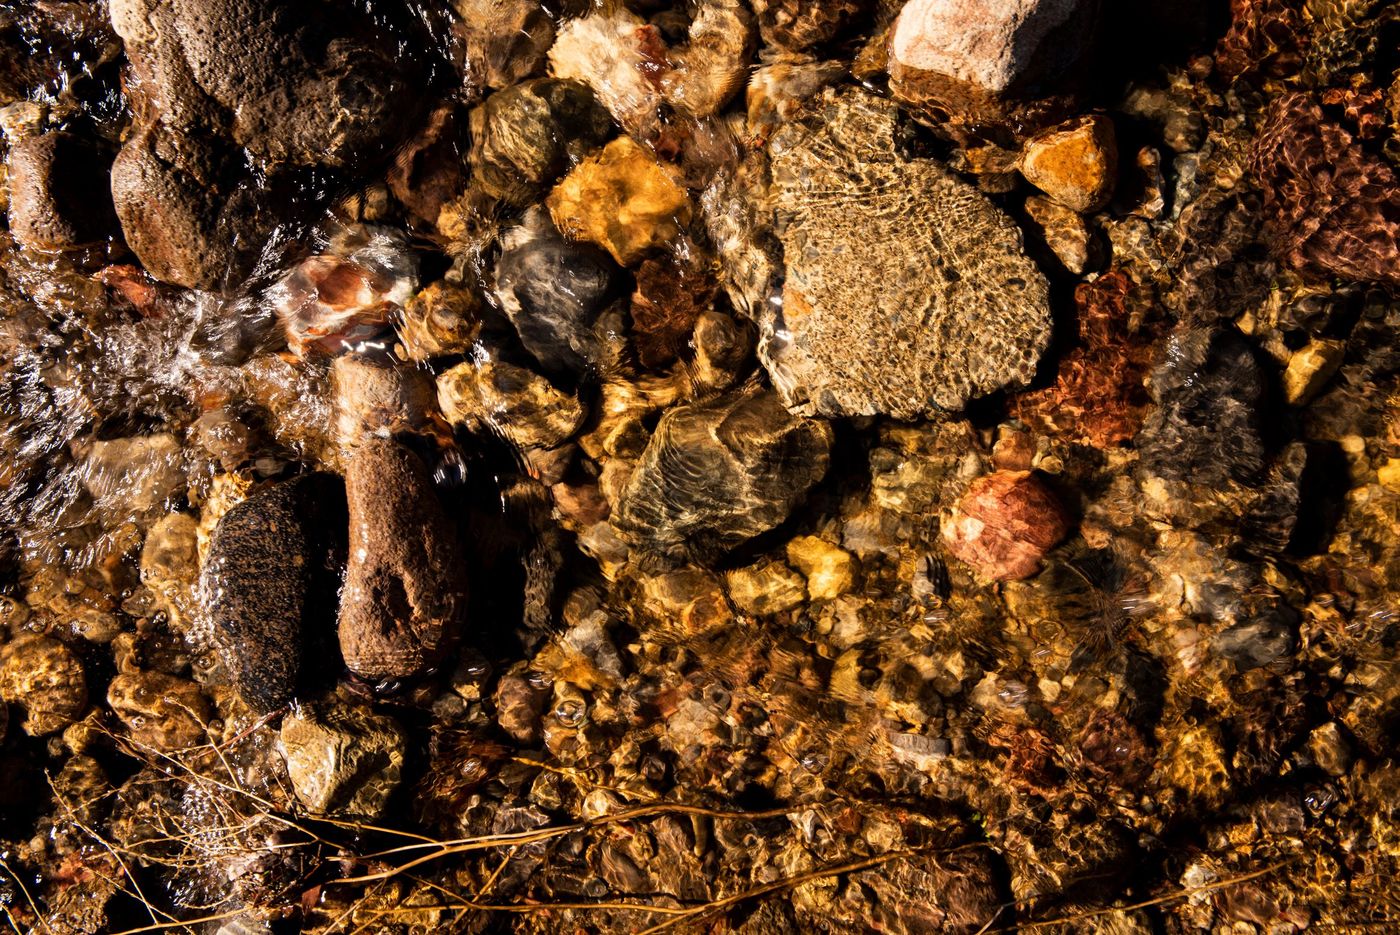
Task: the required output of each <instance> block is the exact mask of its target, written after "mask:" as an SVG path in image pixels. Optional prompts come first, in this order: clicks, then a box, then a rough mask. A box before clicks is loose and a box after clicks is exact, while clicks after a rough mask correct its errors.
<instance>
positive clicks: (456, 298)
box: [399, 280, 481, 362]
mask: <svg viewBox="0 0 1400 935" xmlns="http://www.w3.org/2000/svg"><path fill="white" fill-rule="evenodd" d="M480 332H481V296H480V295H478V294H477V293H476V292H475V291H473V290H472V289H468V288H466V287H464V286H454V285H451V284H450V283H447V282H444V281H442V280H439V281H437V282H435V283H431V284H429V285H428V286H426V287H424V288H423V289H422V290H420V291H419V292H418V293H417V294H415V295H414V296H413V298H411V299H409V300H408V304H407V305H405V306H404V308H403V316H402V319H401V320H400V322H399V341H400V342H401V344H402V345H403V355H402V356H403V357H404V359H405V360H412V361H417V362H422V361H427V360H431V359H433V358H434V357H449V356H452V355H454V354H464V353H466V352H467V350H468V349H470V348H471V346H472V344H473V343H474V342H475V341H476V338H477V335H478V334H479V333H480Z"/></svg>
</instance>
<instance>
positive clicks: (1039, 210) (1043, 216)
mask: <svg viewBox="0 0 1400 935" xmlns="http://www.w3.org/2000/svg"><path fill="white" fill-rule="evenodd" d="M1026 214H1027V215H1029V216H1030V219H1031V220H1032V221H1034V222H1035V223H1036V224H1037V225H1039V227H1040V235H1041V236H1042V237H1044V238H1045V244H1046V246H1048V247H1049V248H1050V250H1051V252H1053V253H1054V254H1055V256H1056V257H1057V258H1058V259H1059V261H1060V262H1061V263H1063V264H1064V267H1065V269H1067V270H1069V271H1070V272H1071V273H1074V274H1075V275H1076V276H1078V275H1080V274H1081V273H1083V272H1084V271H1085V270H1087V269H1089V267H1090V266H1091V265H1095V264H1096V261H1097V260H1098V259H1099V253H1100V252H1101V250H1100V247H1099V242H1098V239H1097V238H1096V237H1095V236H1094V232H1093V231H1092V230H1091V229H1090V227H1089V224H1088V222H1087V221H1085V220H1084V217H1083V216H1082V215H1080V214H1079V213H1077V212H1075V211H1073V210H1071V209H1070V208H1066V207H1065V206H1064V205H1061V204H1059V203H1058V202H1056V201H1052V200H1051V199H1049V198H1047V197H1044V196H1042V195H1032V196H1031V197H1029V198H1027V199H1026Z"/></svg>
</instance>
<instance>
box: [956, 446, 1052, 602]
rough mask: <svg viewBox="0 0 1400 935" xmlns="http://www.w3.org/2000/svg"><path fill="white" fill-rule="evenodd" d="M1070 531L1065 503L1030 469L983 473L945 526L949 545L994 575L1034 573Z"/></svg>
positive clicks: (991, 578)
mask: <svg viewBox="0 0 1400 935" xmlns="http://www.w3.org/2000/svg"><path fill="white" fill-rule="evenodd" d="M1068 531H1069V517H1068V516H1067V515H1066V513H1065V509H1064V507H1063V506H1061V504H1060V502H1059V500H1058V499H1057V498H1056V497H1055V494H1054V493H1053V492H1051V490H1050V489H1049V488H1048V487H1047V486H1046V485H1045V483H1044V482H1043V481H1041V480H1040V479H1039V478H1038V477H1036V475H1035V474H1033V473H1031V472H1029V471H997V472H996V473H993V474H988V475H986V476H985V477H979V478H978V479H977V480H975V481H973V482H972V484H971V485H970V486H969V487H968V489H967V492H966V493H964V494H963V496H962V498H961V499H960V500H959V501H958V503H957V505H956V506H955V507H954V508H953V510H952V511H951V513H950V514H949V516H948V517H947V519H946V521H945V522H944V523H943V526H942V532H943V542H944V543H945V544H946V545H947V546H948V551H950V552H952V553H953V554H954V555H956V556H957V557H958V558H960V559H962V560H963V561H964V562H967V563H968V564H969V565H971V566H972V567H973V568H975V569H976V570H977V572H978V574H980V575H981V576H982V577H983V578H985V579H987V580H989V581H1008V580H1015V579H1017V578H1025V577H1027V576H1029V575H1033V574H1035V573H1036V572H1037V571H1039V570H1040V565H1041V560H1042V559H1043V558H1044V557H1045V553H1047V552H1049V551H1050V549H1052V548H1054V547H1055V546H1056V545H1057V544H1058V543H1059V542H1060V540H1061V539H1063V538H1064V537H1065V534H1066V533H1067V532H1068Z"/></svg>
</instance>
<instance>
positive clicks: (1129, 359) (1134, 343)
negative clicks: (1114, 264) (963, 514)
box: [1011, 270, 1153, 448]
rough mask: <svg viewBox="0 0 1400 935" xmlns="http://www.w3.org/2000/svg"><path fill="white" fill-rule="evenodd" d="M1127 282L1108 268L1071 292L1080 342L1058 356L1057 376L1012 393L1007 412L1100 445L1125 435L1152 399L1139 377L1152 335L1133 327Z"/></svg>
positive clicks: (1123, 439)
mask: <svg viewBox="0 0 1400 935" xmlns="http://www.w3.org/2000/svg"><path fill="white" fill-rule="evenodd" d="M1133 289H1134V284H1133V281H1132V280H1131V279H1130V278H1128V276H1127V274H1125V273H1124V272H1122V271H1121V270H1110V271H1109V272H1107V273H1104V274H1103V275H1102V276H1100V277H1099V278H1098V279H1096V280H1094V281H1093V282H1090V283H1082V284H1081V285H1080V286H1079V287H1078V288H1077V289H1076V290H1075V293H1074V300H1075V304H1076V305H1077V306H1078V313H1079V342H1078V344H1077V346H1076V347H1074V348H1071V349H1070V350H1069V351H1068V352H1067V353H1066V354H1065V356H1064V357H1063V358H1062V359H1061V361H1060V368H1059V373H1058V376H1057V378H1056V380H1055V382H1054V383H1053V384H1052V385H1051V386H1048V387H1045V388H1044V389H1038V390H1034V391H1032V392H1029V393H1022V394H1020V395H1018V396H1014V397H1012V399H1011V414H1012V415H1013V416H1015V417H1016V418H1018V419H1021V420H1022V421H1024V422H1026V423H1028V424H1030V425H1032V426H1034V427H1036V428H1038V429H1040V430H1041V431H1043V432H1049V433H1063V434H1065V435H1067V436H1068V437H1069V438H1071V439H1072V440H1074V441H1078V442H1082V443H1083V444H1087V445H1092V446H1094V447H1096V448H1105V447H1109V446H1113V445H1121V444H1123V443H1124V442H1127V441H1129V440H1130V439H1131V438H1132V437H1133V436H1134V435H1136V434H1137V430H1138V429H1139V428H1141V427H1142V418H1143V414H1144V413H1145V412H1146V411H1147V407H1148V406H1149V405H1151V402H1152V400H1151V398H1150V397H1149V395H1148V393H1147V389H1146V387H1145V386H1144V385H1143V380H1144V378H1145V377H1146V376H1147V372H1148V370H1149V369H1151V364H1152V354H1153V349H1152V334H1151V333H1150V332H1147V331H1135V330H1134V328H1133V325H1132V321H1131V313H1130V311H1129V308H1128V306H1129V304H1130V300H1131V296H1132V292H1133Z"/></svg>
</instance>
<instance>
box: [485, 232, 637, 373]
mask: <svg viewBox="0 0 1400 935" xmlns="http://www.w3.org/2000/svg"><path fill="white" fill-rule="evenodd" d="M618 276H619V270H618V269H617V266H616V264H614V263H613V261H612V260H611V259H610V258H609V257H608V255H607V254H606V253H604V252H603V251H601V250H599V249H598V248H596V247H593V246H591V245H588V244H579V243H571V242H569V241H567V240H565V239H564V237H562V236H561V235H560V233H559V231H558V230H557V229H556V228H555V226H554V224H553V223H552V222H551V221H550V219H549V214H548V213H547V212H545V211H544V210H543V209H541V208H532V209H531V210H530V211H528V212H526V214H525V216H524V218H523V221H522V223H521V224H520V226H518V227H514V228H511V229H510V230H509V231H507V232H506V233H505V235H504V237H503V238H502V242H501V256H500V259H499V260H498V261H497V263H496V296H497V298H498V299H499V301H500V303H501V307H502V309H503V310H504V311H505V313H506V315H507V316H508V317H509V318H510V321H511V323H512V324H513V325H515V330H516V332H517V333H518V334H519V335H520V342H521V343H522V344H523V345H524V346H525V349H526V350H527V351H529V352H530V353H531V354H533V355H534V357H535V359H536V360H537V361H539V363H540V365H541V366H542V367H543V368H544V369H545V372H546V373H551V374H554V373H575V374H576V373H579V372H581V371H582V370H583V369H584V368H585V367H586V366H587V364H588V363H589V362H590V361H593V360H595V359H596V358H597V357H598V355H599V350H598V342H597V339H596V338H595V337H594V335H593V323H594V321H595V320H596V319H597V317H598V314H599V313H600V312H601V311H602V310H603V307H604V306H605V305H606V304H607V302H608V300H609V299H610V298H611V294H612V291H613V287H614V283H615V282H616V281H617V277H618Z"/></svg>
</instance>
